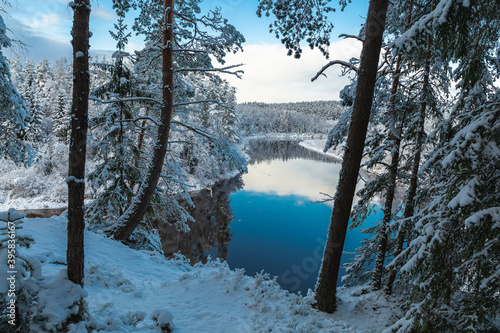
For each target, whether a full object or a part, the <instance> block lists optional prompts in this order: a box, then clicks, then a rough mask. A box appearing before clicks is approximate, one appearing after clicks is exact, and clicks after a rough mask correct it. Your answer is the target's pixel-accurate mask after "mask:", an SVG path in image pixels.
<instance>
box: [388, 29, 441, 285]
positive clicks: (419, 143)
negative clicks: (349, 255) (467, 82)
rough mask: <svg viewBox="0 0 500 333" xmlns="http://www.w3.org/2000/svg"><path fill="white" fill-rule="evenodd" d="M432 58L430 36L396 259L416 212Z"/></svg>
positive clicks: (393, 276)
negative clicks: (409, 219) (408, 220)
mask: <svg viewBox="0 0 500 333" xmlns="http://www.w3.org/2000/svg"><path fill="white" fill-rule="evenodd" d="M431 56H432V36H429V38H428V39H427V52H426V55H425V68H424V71H425V72H424V80H423V85H422V97H421V101H420V115H419V118H418V126H417V138H416V142H415V155H414V156H413V165H412V170H411V176H410V186H409V187H408V192H407V195H406V200H405V209H404V212H403V219H404V220H405V221H404V222H403V224H402V225H401V226H400V230H399V233H398V238H397V245H396V250H395V251H394V258H396V257H397V256H399V255H400V254H401V252H402V251H403V246H404V241H405V237H406V232H405V231H406V226H405V224H406V223H407V219H408V218H410V217H412V216H413V213H414V211H415V195H416V194H417V185H418V170H419V169H420V159H421V157H422V148H423V145H424V134H425V127H424V126H425V114H426V111H427V98H428V95H429V88H430V86H429V76H430V70H431ZM395 279H396V270H395V269H391V271H390V273H389V277H388V280H387V286H386V291H387V293H389V294H390V293H391V292H392V287H393V284H394V280H395Z"/></svg>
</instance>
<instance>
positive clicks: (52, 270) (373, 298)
mask: <svg viewBox="0 0 500 333" xmlns="http://www.w3.org/2000/svg"><path fill="white" fill-rule="evenodd" d="M24 221H25V222H24V228H25V229H26V231H28V232H30V233H31V234H33V235H36V242H35V244H33V245H32V246H31V247H30V248H29V249H27V250H26V252H27V253H26V254H27V255H30V256H33V257H36V258H38V260H40V262H42V272H43V276H44V277H49V278H46V280H45V281H46V282H45V284H42V285H41V288H42V289H43V288H44V286H46V287H47V288H46V289H45V291H41V292H43V293H44V295H45V296H44V297H43V300H44V302H45V304H49V303H50V302H54V304H56V307H47V309H48V310H47V311H49V310H50V311H51V313H53V314H54V316H56V315H57V313H60V312H61V311H62V310H61V309H65V311H71V310H74V309H71V308H68V306H67V304H62V303H61V302H59V300H60V299H64V298H65V296H67V295H60V294H59V293H58V292H57V289H58V288H57V286H56V283H57V281H59V282H61V276H60V274H61V272H62V271H63V270H64V265H65V249H66V224H67V220H66V218H65V217H64V216H60V217H52V218H49V219H41V218H37V219H25V220H24ZM85 256H86V257H85V258H86V260H85V285H84V292H85V293H86V294H87V296H86V298H85V301H86V304H87V313H88V315H87V316H86V319H85V322H83V323H79V324H76V325H75V324H72V325H71V326H70V331H73V332H85V331H86V330H92V329H95V330H100V331H112V332H118V331H119V332H160V331H161V327H163V328H164V329H166V327H169V328H170V329H172V328H174V329H175V332H180V333H182V332H231V333H232V332H256V331H257V332H262V331H270V330H272V331H273V332H364V331H366V330H372V331H381V330H382V329H384V328H385V327H386V325H389V324H391V323H392V322H393V320H392V318H393V316H397V315H398V314H399V313H398V310H397V309H396V305H395V304H396V303H395V302H394V301H393V300H392V299H390V298H388V297H387V296H386V295H384V294H382V293H380V294H378V293H366V291H362V290H361V291H360V290H358V289H341V290H340V292H339V297H340V302H339V310H338V312H336V313H334V314H332V315H329V314H325V313H321V312H318V311H316V310H314V309H313V308H312V307H311V303H312V302H313V295H312V293H310V294H309V295H307V296H305V297H304V296H301V295H296V294H291V293H289V292H288V291H284V290H282V289H281V288H280V287H279V285H278V284H277V283H276V281H275V280H273V279H271V278H270V277H269V276H268V275H266V274H258V275H257V276H256V277H255V278H252V277H248V276H246V275H245V274H244V271H243V270H231V269H229V267H228V266H227V264H226V263H225V262H220V261H211V262H209V263H208V264H206V265H195V266H194V267H193V266H190V265H189V263H188V262H187V261H186V260H185V259H184V258H183V257H182V256H178V257H177V258H176V259H170V260H167V259H165V258H164V257H163V256H161V255H160V254H158V253H157V252H152V251H137V250H133V249H130V248H129V247H127V246H125V245H123V244H122V243H120V242H116V241H114V240H111V239H109V238H107V237H105V236H104V235H103V234H97V233H93V232H90V231H86V233H85ZM62 269H63V270H62ZM63 282H64V281H63ZM66 282H67V281H66ZM49 287H50V288H49ZM64 290H69V289H68V288H64ZM72 293H76V294H78V295H80V294H79V291H78V290H77V289H75V290H73V291H72ZM48 294H50V295H52V298H50V297H48V296H46V295H48ZM73 296H74V295H73ZM70 298H71V299H73V298H74V297H70ZM50 300H52V301H50ZM59 310H61V311H59ZM54 318H55V317H54Z"/></svg>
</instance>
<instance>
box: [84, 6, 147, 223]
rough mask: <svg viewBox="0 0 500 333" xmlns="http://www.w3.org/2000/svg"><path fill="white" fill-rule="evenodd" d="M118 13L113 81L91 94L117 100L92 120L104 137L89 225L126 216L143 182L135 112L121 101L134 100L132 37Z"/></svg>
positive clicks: (97, 146) (92, 178)
mask: <svg viewBox="0 0 500 333" xmlns="http://www.w3.org/2000/svg"><path fill="white" fill-rule="evenodd" d="M116 13H117V15H118V22H117V23H115V25H114V27H115V32H114V31H110V34H111V36H112V37H113V39H115V40H116V41H117V44H116V47H117V51H116V52H115V53H114V54H113V58H114V59H115V63H114V65H113V66H112V67H111V78H110V80H109V81H108V82H106V83H105V84H103V85H101V86H99V87H98V88H97V89H95V90H94V91H93V92H92V93H91V95H92V96H97V97H99V98H102V99H103V100H105V99H107V98H111V99H116V101H115V102H112V103H110V104H107V106H106V107H105V108H104V110H103V111H102V113H101V114H99V115H97V116H96V117H95V118H93V119H92V120H91V125H92V130H93V131H94V132H95V131H96V130H99V131H100V133H102V134H101V135H100V137H99V138H96V139H97V140H96V143H95V145H94V147H92V150H93V151H94V154H95V157H96V158H98V160H99V161H100V163H99V164H98V165H97V166H96V168H95V170H94V171H93V172H91V173H90V174H89V176H88V179H89V182H90V185H91V187H92V189H93V191H94V192H95V193H96V194H97V198H96V199H95V200H94V201H92V203H91V204H90V205H89V209H88V211H87V219H88V222H89V224H92V225H97V224H103V225H104V227H108V226H109V225H111V224H112V223H114V222H115V220H116V218H117V217H119V216H120V215H121V214H123V212H124V210H125V208H126V206H127V205H128V204H129V203H130V201H131V200H132V197H133V195H134V186H135V185H136V184H137V183H138V182H139V181H140V180H141V174H140V171H139V169H138V168H137V166H136V161H137V160H138V155H139V151H138V148H137V145H136V142H135V140H134V136H133V134H134V130H135V126H134V123H133V122H132V119H133V118H134V113H135V110H134V108H133V106H132V105H130V103H125V102H121V101H119V100H120V99H123V98H130V97H133V86H134V82H133V80H134V79H133V77H132V75H131V71H130V69H129V68H128V66H127V65H126V64H125V61H127V59H129V58H130V55H129V54H128V53H126V52H125V51H124V49H125V46H126V44H127V42H128V38H129V37H130V35H131V34H130V33H127V30H126V29H127V26H126V25H125V24H124V19H125V14H126V11H125V10H124V9H123V8H116Z"/></svg>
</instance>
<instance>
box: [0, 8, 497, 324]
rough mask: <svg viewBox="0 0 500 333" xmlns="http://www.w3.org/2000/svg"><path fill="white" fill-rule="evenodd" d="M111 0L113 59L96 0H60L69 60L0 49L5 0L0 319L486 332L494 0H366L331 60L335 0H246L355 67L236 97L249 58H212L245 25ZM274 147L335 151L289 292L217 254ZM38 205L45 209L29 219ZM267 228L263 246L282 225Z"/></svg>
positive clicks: (492, 264)
mask: <svg viewBox="0 0 500 333" xmlns="http://www.w3.org/2000/svg"><path fill="white" fill-rule="evenodd" d="M112 3H113V10H114V12H115V15H116V17H117V20H116V22H114V24H113V29H112V30H110V31H109V34H110V36H111V37H112V38H113V40H114V41H115V42H116V45H115V49H114V50H113V52H112V57H110V58H109V57H102V56H101V57H97V56H95V57H92V56H90V51H89V50H90V44H91V42H92V38H94V37H93V36H92V33H91V31H90V29H89V22H90V19H91V18H92V15H93V12H92V8H93V6H94V3H93V2H92V1H90V0H76V1H71V2H69V4H68V8H69V10H70V11H71V13H72V17H73V21H72V24H73V28H72V31H71V37H72V41H71V45H72V49H73V58H72V59H66V58H64V57H62V58H60V59H57V60H55V61H51V60H49V59H47V58H43V60H40V61H38V62H34V61H33V60H31V59H29V58H28V59H21V57H20V56H19V55H17V54H15V55H14V56H12V57H9V58H7V57H6V56H5V55H4V53H2V51H4V52H5V50H7V49H12V48H13V47H14V44H15V43H19V41H17V40H15V38H13V37H12V36H11V35H10V33H9V28H8V27H7V26H6V24H5V21H4V19H3V16H5V15H9V8H11V4H10V3H9V2H8V1H2V2H0V140H1V141H0V142H1V143H2V144H1V145H0V171H1V174H0V211H1V212H0V244H1V248H0V253H1V256H0V258H1V259H0V260H1V263H0V265H1V266H2V270H1V271H2V275H1V277H0V278H1V282H0V290H1V297H0V314H1V318H0V330H1V331H2V332H4V331H5V332H11V331H12V332H97V331H110V332H176V331H179V332H264V331H268V332H270V331H276V332H366V331H371V332H496V331H499V330H500V317H499V315H500V239H499V236H500V148H499V146H500V119H499V118H500V15H499V14H500V2H499V1H480V0H400V1H399V0H398V1H394V2H389V1H387V0H370V2H369V7H368V13H367V14H366V16H364V18H363V20H364V21H365V22H364V24H363V25H362V26H361V28H360V30H359V34H357V35H351V34H343V35H341V37H342V38H345V39H352V40H354V41H356V42H357V43H359V45H362V49H361V53H360V54H359V57H355V58H351V59H350V60H349V61H345V60H340V59H335V56H336V53H335V52H334V50H333V49H330V45H331V43H332V33H333V32H332V31H333V28H334V23H335V22H332V21H331V20H330V17H331V16H330V14H331V13H333V12H335V11H336V10H338V11H342V10H344V8H346V7H349V6H351V5H352V4H351V3H350V1H345V0H342V1H339V2H338V4H337V2H333V3H331V2H330V1H328V0H318V1H314V2H311V1H308V0H291V1H279V0H259V1H258V5H257V4H256V15H257V16H259V17H268V18H271V19H272V23H271V24H270V26H269V30H270V32H271V33H272V35H275V37H276V38H277V39H278V40H279V41H280V42H281V43H282V44H283V51H284V52H285V53H286V52H288V55H289V56H293V57H295V58H297V66H300V61H301V59H300V58H301V57H302V56H303V54H304V51H303V48H310V49H317V50H319V52H321V53H322V54H323V55H324V56H325V63H323V64H318V69H319V71H318V72H317V73H316V75H314V74H315V73H312V75H311V77H312V78H311V80H312V81H313V82H314V81H316V80H324V79H325V77H326V74H325V73H328V72H329V71H330V70H331V67H340V68H342V74H343V75H344V76H345V77H348V78H349V84H348V85H347V86H346V87H345V88H343V89H342V90H341V91H340V94H339V97H340V100H338V101H336V100H333V99H334V98H333V96H332V99H331V100H328V101H304V102H290V103H264V102H258V101H256V102H245V103H239V102H238V101H237V89H236V88H235V87H234V86H232V85H231V84H230V82H229V81H228V80H227V77H228V76H229V77H237V78H241V79H242V80H244V78H245V73H244V69H245V67H244V65H243V64H232V63H227V62H226V58H227V57H228V55H230V54H234V53H239V52H244V45H245V37H244V36H243V34H242V33H241V32H240V31H239V30H238V26H237V24H236V25H232V23H231V22H230V21H228V19H226V18H225V17H224V16H223V14H222V10H221V8H220V7H215V9H212V10H209V11H208V12H206V13H205V12H203V11H202V5H203V1H202V0H161V1H158V0H128V1H125V0H124V1H116V0H113V2H112ZM336 5H337V7H336V8H334V6H336ZM127 15H129V16H130V15H135V16H134V17H133V19H134V23H133V26H131V27H129V26H128V25H127V24H126V17H127ZM248 15H255V14H254V13H249V14H248ZM233 23H234V22H233ZM132 33H134V34H139V35H141V36H143V38H144V41H145V46H144V48H143V49H141V50H139V51H135V52H133V53H132V52H126V51H125V50H126V48H127V45H128V44H129V39H130V38H131V36H132ZM325 64H326V65H325ZM289 141H293V142H300V145H301V146H302V147H305V148H307V149H313V148H314V147H320V150H322V153H319V152H308V153H304V152H300V153H295V151H296V150H297V148H296V147H295V146H293V145H290V144H289V143H288V142H289ZM262 142H264V143H263V144H262ZM283 142H286V143H283ZM294 147H295V148H294ZM313 150H314V149H313ZM273 154H274V155H277V156H279V157H278V158H277V159H281V160H282V161H283V162H287V161H288V160H293V159H301V158H302V159H307V160H311V161H312V160H316V161H321V162H323V163H332V164H333V163H336V164H339V162H338V161H337V160H332V158H331V157H332V156H333V157H334V158H335V159H341V161H340V165H339V170H340V171H339V172H338V179H337V181H338V183H336V184H333V183H332V184H330V186H331V187H332V190H333V189H334V190H333V192H331V193H323V192H321V194H322V195H323V197H322V199H321V200H319V201H318V202H319V204H325V203H326V204H328V205H329V206H328V209H330V211H331V218H330V220H329V221H326V222H329V224H328V228H327V229H325V230H324V231H323V234H321V237H319V236H318V239H323V238H324V236H325V235H327V237H326V239H325V241H324V242H323V241H320V242H319V243H318V244H321V246H320V247H319V250H317V249H318V248H317V246H316V245H315V246H316V248H315V250H314V254H312V253H310V252H313V251H312V249H311V250H305V252H307V253H305V254H304V255H305V256H307V257H306V259H304V260H303V261H302V266H300V267H302V270H303V271H304V270H305V271H306V272H307V275H308V276H309V275H310V274H314V276H315V277H316V276H317V282H316V284H315V286H314V287H311V288H309V289H308V292H307V293H304V294H303V293H301V292H300V291H299V292H295V291H294V290H287V289H286V288H285V286H284V284H283V283H282V280H283V279H282V277H281V279H278V276H276V277H274V278H273V276H272V275H270V274H269V273H268V272H266V271H265V270H264V269H262V271H261V272H258V271H257V272H255V274H253V273H252V272H245V269H244V268H238V267H236V266H233V264H232V262H231V260H235V259H231V258H232V257H231V255H232V253H233V251H232V250H231V244H232V243H236V242H237V241H238V237H239V236H238V231H234V230H238V229H237V226H238V224H237V223H238V221H240V220H241V218H240V217H239V216H240V215H239V211H238V209H237V206H236V203H234V202H237V201H238V197H237V196H236V195H235V194H234V193H235V192H237V191H242V189H243V190H244V189H245V186H250V184H251V178H244V177H246V176H245V175H246V174H248V175H249V176H250V174H252V172H256V171H255V170H264V171H261V172H262V173H263V174H264V173H265V176H262V175H261V176H262V177H264V178H261V180H258V181H257V182H259V181H260V182H262V183H263V184H264V183H266V182H268V181H269V180H268V178H267V177H268V176H269V177H271V174H268V173H270V172H271V171H269V170H271V169H258V167H259V165H266V163H267V165H270V164H271V162H270V161H271V158H270V157H269V156H272V155H273ZM309 154H311V156H309ZM318 154H319V155H318ZM313 155H314V156H316V155H318V156H320V157H313ZM339 155H340V156H339ZM275 158H276V157H275ZM311 165H312V164H311ZM288 166H289V167H290V168H291V166H292V164H288ZM285 168H286V167H285ZM313 170H316V169H314V168H312V167H311V168H310V169H309V170H306V171H305V172H306V173H307V172H310V173H314V171H313ZM282 172H283V174H285V171H282ZM332 172H333V169H332ZM314 176H315V177H318V178H327V176H326V175H324V174H317V175H314ZM242 177H243V178H242ZM300 177H302V176H299V177H298V178H300ZM306 178H307V177H306V176H304V179H306ZM242 179H243V180H242ZM307 179H309V178H307ZM294 181H296V179H290V180H288V179H287V180H285V181H281V182H282V183H288V182H289V183H290V184H292V183H293V182H294ZM266 184H267V183H266ZM300 186H302V191H303V192H304V193H307V192H308V190H307V189H306V188H304V187H307V186H308V185H307V183H305V184H301V185H300ZM310 186H311V187H312V186H313V184H312V183H311V184H310ZM247 191H249V190H247ZM272 191H274V192H272V193H273V194H276V193H279V191H278V190H275V189H273V190H272ZM200 198H201V199H200ZM249 198H252V197H249ZM245 200H247V199H246V197H245ZM252 200H254V201H257V199H252ZM252 200H250V199H248V200H247V201H244V203H243V204H242V205H243V206H245V207H248V209H250V207H254V206H251V204H253V201H252ZM318 202H317V203H316V204H318ZM45 208H61V212H60V213H59V214H58V215H59V216H52V217H49V216H46V217H43V218H30V217H29V216H28V217H26V212H27V211H28V210H33V209H35V210H37V209H45ZM16 209H17V210H18V211H16ZM260 213H261V211H260V210H253V211H251V213H250V214H252V215H254V216H259V215H258V214H260ZM377 214H378V215H377ZM373 216H377V218H375V219H374V217H373ZM272 218H273V219H276V220H278V219H279V218H280V216H279V213H276V216H272ZM315 218H316V217H315V216H312V215H311V216H310V219H311V220H314V219H315ZM233 225H234V227H233ZM267 228H268V229H269V230H270V231H265V230H262V231H258V233H262V234H264V233H265V232H270V233H271V234H270V236H269V237H270V238H271V239H272V240H273V241H274V242H275V243H276V244H281V238H280V236H278V235H276V233H280V234H281V233H283V234H287V233H289V232H290V231H289V230H287V229H288V228H284V229H281V230H277V229H276V228H275V227H273V226H267V227H266V229H267ZM290 229H293V228H292V221H290ZM311 230H312V226H311ZM354 232H359V233H360V234H362V235H363V236H362V240H361V241H360V242H359V244H358V246H356V250H355V251H354V252H350V253H347V252H348V251H347V250H346V246H347V245H348V241H346V239H347V238H348V237H349V235H351V234H354ZM272 233H275V234H274V235H273V234H272ZM302 233H303V234H304V237H306V234H307V233H308V231H307V230H306V229H304V230H303V231H302ZM266 235H267V234H266ZM266 237H267V236H266ZM193 244H194V245H193ZM259 246H260V243H254V244H248V245H247V247H251V248H252V250H251V251H252V252H253V253H258V252H259V249H258V248H259ZM277 246H278V245H277ZM293 247H295V248H299V249H300V247H301V244H299V243H297V244H293ZM308 251H309V252H308ZM234 252H236V251H234ZM265 255H269V256H271V253H267V254H265ZM347 255H349V256H348V260H346V261H342V260H345V258H346V256H347ZM318 256H319V258H317V257H318ZM233 258H234V257H233ZM308 265H309V266H311V267H314V269H311V270H310V271H309V270H308V267H309V266H308ZM297 267H298V266H293V267H289V268H290V269H289V270H288V271H287V272H289V273H290V272H293V274H295V275H293V276H294V279H296V281H298V282H297V283H298V284H299V285H300V283H303V281H302V280H305V278H302V275H304V276H305V274H304V272H303V271H300V270H299V269H298V268H297ZM300 267H299V268H300ZM342 272H344V273H345V274H344V273H342ZM252 274H253V275H252ZM316 274H317V275H316ZM343 274H344V275H343ZM283 276H284V275H283ZM339 280H341V281H342V283H341V284H339V283H338V282H337V281H339ZM207 303H208V304H210V305H206V304H207Z"/></svg>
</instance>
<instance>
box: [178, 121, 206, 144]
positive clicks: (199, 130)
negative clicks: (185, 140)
mask: <svg viewBox="0 0 500 333" xmlns="http://www.w3.org/2000/svg"><path fill="white" fill-rule="evenodd" d="M171 123H172V124H177V125H181V126H182V127H185V128H187V129H188V130H190V131H193V132H195V133H196V134H199V135H201V136H203V137H205V138H207V139H208V140H210V141H215V139H214V138H213V137H212V136H211V135H210V134H208V133H207V132H205V131H203V130H202V129H199V128H196V127H193V126H191V125H188V124H186V123H183V122H181V121H178V120H172V122H171Z"/></svg>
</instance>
